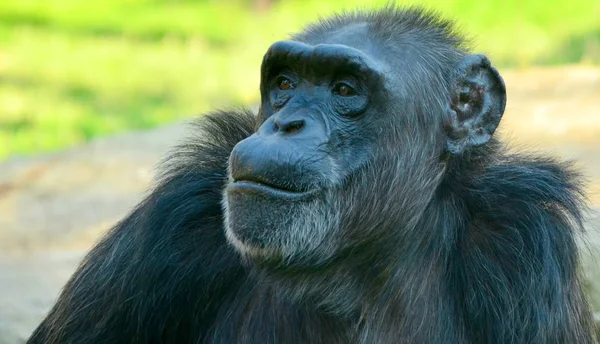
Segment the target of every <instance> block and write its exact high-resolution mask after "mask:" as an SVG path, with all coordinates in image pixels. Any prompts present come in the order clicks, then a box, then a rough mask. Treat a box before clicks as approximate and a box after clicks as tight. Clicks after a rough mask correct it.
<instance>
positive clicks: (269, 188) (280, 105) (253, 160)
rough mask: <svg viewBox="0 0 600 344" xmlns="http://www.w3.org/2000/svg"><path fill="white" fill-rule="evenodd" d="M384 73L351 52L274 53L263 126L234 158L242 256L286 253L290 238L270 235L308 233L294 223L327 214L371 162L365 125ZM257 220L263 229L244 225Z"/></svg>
mask: <svg viewBox="0 0 600 344" xmlns="http://www.w3.org/2000/svg"><path fill="white" fill-rule="evenodd" d="M382 67H383V65H382V63H381V62H379V61H376V60H373V59H372V58H370V57H369V56H368V55H367V54H365V53H364V52H362V51H360V50H358V49H355V48H352V47H350V46H348V45H344V44H318V45H308V44H304V43H301V42H294V41H282V42H277V43H275V44H273V45H272V46H271V48H270V49H269V50H268V51H267V53H266V54H265V57H264V61H263V68H262V82H261V94H262V106H261V110H260V117H261V119H262V123H261V124H260V127H259V128H258V130H257V132H256V133H255V134H254V135H252V136H251V137H249V138H247V139H246V140H243V141H242V142H240V143H239V144H238V145H237V146H236V147H235V148H234V150H233V152H232V154H231V157H230V172H231V182H230V183H229V185H228V187H227V202H228V209H229V210H230V214H232V215H230V218H229V222H230V224H233V226H230V227H229V229H230V231H229V237H230V239H233V240H234V241H236V242H237V243H238V246H239V247H243V248H242V250H246V251H248V250H250V251H252V249H255V250H254V251H255V252H256V249H257V248H260V249H267V250H269V249H270V248H271V246H274V247H277V248H281V247H282V246H285V242H289V241H288V240H289V238H288V239H287V240H286V239H285V238H283V237H281V238H280V239H275V240H273V235H271V234H269V235H270V236H268V235H267V234H268V233H272V232H279V233H281V234H283V235H285V231H286V230H288V231H294V232H297V233H300V232H301V231H302V229H301V228H300V227H303V228H304V229H306V222H305V221H301V223H299V222H298V221H294V219H293V218H291V217H293V216H294V215H295V216H297V217H301V216H303V215H301V213H302V211H301V210H302V209H303V206H305V207H310V204H311V203H312V204H321V205H320V206H323V204H322V203H324V202H326V200H325V199H326V198H327V196H326V194H327V192H328V191H331V190H335V189H336V188H340V187H342V186H343V184H344V182H345V181H346V179H347V178H348V176H350V175H351V174H352V173H353V172H354V171H356V170H357V169H358V168H360V167H361V166H362V165H363V164H364V163H365V162H366V161H367V160H368V159H369V157H370V156H371V155H372V150H371V148H372V147H370V146H369V144H368V142H367V141H368V139H369V138H370V137H372V136H369V134H368V133H369V125H368V120H366V119H368V118H369V117H370V116H374V115H375V114H376V112H377V111H376V107H373V106H371V101H372V99H373V94H374V93H375V92H377V91H378V90H379V89H381V88H382V84H383V80H384V77H383V73H382ZM359 131H360V132H363V133H364V134H363V135H358V132H359ZM311 208H312V207H311ZM251 212H253V213H257V212H258V213H263V212H264V213H265V216H264V217H260V216H259V217H258V218H261V220H262V221H264V222H263V224H262V225H259V224H258V223H256V224H254V223H248V221H246V220H245V219H244V218H243V217H245V216H243V215H242V214H244V215H247V214H250V213H251ZM253 217H254V218H257V217H256V216H253ZM273 217H276V218H275V219H273V220H272V221H269V219H270V218H273ZM238 219H239V222H238ZM244 221H246V222H244ZM320 221H321V220H320ZM315 225H317V224H315ZM305 233H310V231H308V232H305ZM290 234H292V233H288V235H290ZM275 237H277V235H275ZM292 237H293V235H292ZM300 241H302V240H300ZM271 253H274V252H271ZM262 254H265V252H264V251H263V252H262Z"/></svg>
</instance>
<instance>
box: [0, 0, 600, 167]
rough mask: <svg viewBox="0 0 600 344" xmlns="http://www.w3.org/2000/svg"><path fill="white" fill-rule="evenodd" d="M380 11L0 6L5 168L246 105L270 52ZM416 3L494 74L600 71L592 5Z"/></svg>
mask: <svg viewBox="0 0 600 344" xmlns="http://www.w3.org/2000/svg"><path fill="white" fill-rule="evenodd" d="M387 2H388V1H376V0H373V1H364V0H363V1H354V0H345V1H324V0H279V1H275V0H271V1H265V0H263V1H251V0H233V1H223V0H222V1H216V0H215V1H208V0H204V1H184V0H180V1H177V0H170V1H169V0H162V1H161V0H85V1H83V0H46V1H41V0H6V1H0V160H2V159H5V158H7V157H9V156H12V155H21V154H29V153H35V152H40V151H48V150H55V149H58V148H63V147H67V146H72V145H75V144H78V143H81V142H84V141H86V140H89V139H91V138H93V137H97V136H99V135H106V134H112V133H116V132H119V131H123V130H132V129H143V128H150V127H153V126H156V125H158V124H161V123H165V122H171V121H174V120H175V119H178V118H181V117H185V116H190V115H195V114H198V113H200V112H202V111H206V110H208V109H210V108H214V107H217V106H237V105H243V104H252V103H254V102H256V101H257V99H258V96H259V94H258V90H257V85H258V82H259V66H260V61H261V58H262V54H263V52H264V51H265V49H266V48H267V47H268V46H269V44H270V43H271V42H273V41H275V40H278V39H283V38H285V37H286V36H287V35H288V34H289V33H291V32H294V31H296V30H298V29H299V28H301V27H302V25H303V24H306V23H307V22H309V21H312V20H314V19H316V18H318V17H319V16H324V15H327V14H330V13H332V12H335V11H339V10H341V9H352V8H356V7H372V6H381V5H384V4H386V3H387ZM397 3H398V4H414V3H415V1H412V2H411V1H397ZM418 3H419V4H425V5H426V6H427V7H429V8H433V9H436V10H438V11H440V12H441V13H443V14H445V15H447V16H449V17H451V18H455V19H457V20H458V23H459V25H460V28H461V29H462V31H463V32H466V33H469V35H470V37H472V38H473V41H474V43H475V44H474V48H475V49H476V50H477V51H479V52H484V53H486V54H488V55H489V56H490V57H491V59H492V60H493V61H494V63H495V64H496V65H500V66H527V65H530V64H548V63H577V62H585V63H598V62H600V21H599V20H598V18H600V1H599V0H570V1H566V0H562V1H547V0H530V1H518V0H489V1H472V0H448V1H433V0H432V1H421V2H418ZM260 4H262V5H263V6H260ZM264 5H268V7H265V6H264Z"/></svg>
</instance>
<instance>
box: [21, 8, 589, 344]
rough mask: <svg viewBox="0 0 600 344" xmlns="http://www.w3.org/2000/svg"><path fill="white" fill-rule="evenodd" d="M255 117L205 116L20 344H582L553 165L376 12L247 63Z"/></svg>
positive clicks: (574, 177)
mask: <svg viewBox="0 0 600 344" xmlns="http://www.w3.org/2000/svg"><path fill="white" fill-rule="evenodd" d="M260 94H261V104H260V110H259V111H258V114H257V115H255V114H253V113H251V112H249V111H247V110H232V111H219V112H214V113H211V114H208V115H206V116H204V117H203V118H202V119H201V120H199V121H198V122H197V124H196V127H195V128H196V130H197V131H195V132H196V133H197V136H195V137H194V138H192V139H190V140H188V141H186V143H185V144H183V145H181V146H180V147H178V148H177V150H176V151H175V153H174V154H173V155H172V156H171V157H170V158H169V159H168V160H167V161H166V162H165V166H164V168H163V170H162V172H161V174H160V177H159V180H158V182H157V184H156V186H155V188H154V189H153V191H152V192H151V193H150V194H149V196H147V198H146V199H145V200H144V201H143V202H141V204H140V205H138V206H137V207H136V208H135V209H134V210H133V211H132V212H131V213H130V214H129V215H128V216H127V217H125V218H124V219H123V220H122V221H121V222H119V223H118V224H117V225H116V226H115V227H114V228H113V229H112V230H111V231H110V232H109V233H108V234H107V235H106V236H105V237H104V238H103V239H102V240H101V241H100V242H99V243H98V244H97V245H96V247H94V249H93V250H92V251H91V252H90V253H89V254H88V255H87V257H86V258H85V259H84V261H83V262H82V264H81V266H80V267H79V269H78V270H77V272H76V273H75V274H74V276H73V277H72V278H71V280H70V281H69V282H68V284H67V285H66V287H65V288H64V290H63V291H62V294H61V295H60V298H59V299H58V301H57V303H56V305H55V306H54V308H53V309H52V310H51V311H50V313H49V314H48V316H47V318H46V319H45V320H44V321H43V322H42V323H41V325H40V326H39V327H38V328H37V329H36V330H35V332H34V333H33V335H32V337H31V338H30V341H29V343H46V344H47V343H86V344H87V343H228V344H229V343H261V344H263V343H327V344H334V343H418V344H420V343H436V344H439V343H593V342H594V338H593V335H592V333H593V330H592V328H593V323H592V317H591V315H590V310H589V306H588V303H587V301H586V298H585V296H584V293H583V290H582V282H581V277H580V271H579V268H578V262H579V258H578V250H577V245H576V236H577V235H578V233H579V232H580V230H581V228H582V211H583V209H584V208H585V203H584V201H583V199H584V197H583V195H582V184H581V179H580V176H579V174H578V172H577V171H575V170H574V169H573V168H572V167H571V166H570V164H567V163H563V162H559V161H556V160H554V159H551V158H547V157H539V156H530V155H526V154H517V153H513V152H512V151H510V152H509V151H508V150H507V148H506V146H505V145H503V144H501V143H500V142H499V141H498V140H497V139H496V138H495V137H493V133H494V131H495V129H496V128H497V126H498V124H499V122H500V119H501V117H502V114H503V112H504V108H505V104H506V91H505V86H504V82H503V80H502V78H501V77H500V75H499V74H498V72H497V70H496V69H495V68H494V67H492V66H491V64H490V61H489V60H488V59H487V58H486V57H485V56H483V55H473V54H470V53H469V52H468V48H467V47H466V45H465V43H464V40H463V38H462V37H461V36H460V35H459V34H457V33H456V31H455V30H454V28H453V25H452V22H450V21H447V20H444V19H441V18H440V17H439V16H438V15H436V14H435V13H432V12H430V11H427V10H422V9H418V8H398V7H392V6H388V7H386V8H384V9H382V10H373V11H357V12H353V13H346V14H344V15H338V16H333V17H330V18H328V19H324V20H321V21H319V22H318V23H316V24H314V25H312V26H309V27H307V28H306V29H305V30H304V31H303V32H301V33H299V34H297V35H294V36H293V37H292V38H291V40H287V41H281V42H277V43H275V44H273V45H272V46H271V47H270V48H269V49H268V51H267V53H266V54H265V56H264V60H263V62H262V68H261V84H260Z"/></svg>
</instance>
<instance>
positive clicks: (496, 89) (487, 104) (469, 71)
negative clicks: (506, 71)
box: [445, 55, 506, 154]
mask: <svg viewBox="0 0 600 344" xmlns="http://www.w3.org/2000/svg"><path fill="white" fill-rule="evenodd" d="M505 106H506V88H505V86H504V81H503V80H502V77H501V76H500V74H499V73H498V71H497V70H496V68H494V67H492V66H491V64H490V61H489V60H488V58H487V57H485V56H483V55H469V56H466V57H465V58H463V60H462V61H461V62H460V63H459V64H458V66H457V68H456V72H455V79H454V83H453V85H452V100H451V104H450V108H449V109H448V117H447V120H446V122H445V129H446V135H447V144H446V149H447V152H448V153H451V154H460V153H462V152H463V151H464V150H465V149H468V148H470V147H476V146H480V145H483V144H485V143H487V142H488V141H489V139H490V138H491V137H492V134H493V133H494V131H495V130H496V128H497V127H498V124H499V123H500V119H501V118H502V114H504V108H505Z"/></svg>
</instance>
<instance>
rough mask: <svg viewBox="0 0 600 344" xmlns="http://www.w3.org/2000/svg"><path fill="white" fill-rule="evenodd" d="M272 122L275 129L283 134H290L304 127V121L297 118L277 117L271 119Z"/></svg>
mask: <svg viewBox="0 0 600 344" xmlns="http://www.w3.org/2000/svg"><path fill="white" fill-rule="evenodd" d="M273 124H274V125H275V131H277V132H279V133H281V134H284V135H292V134H295V133H298V132H299V131H301V130H302V129H304V126H305V125H306V121H305V120H304V119H298V118H296V119H287V120H286V119H281V118H277V119H275V120H274V121H273Z"/></svg>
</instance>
